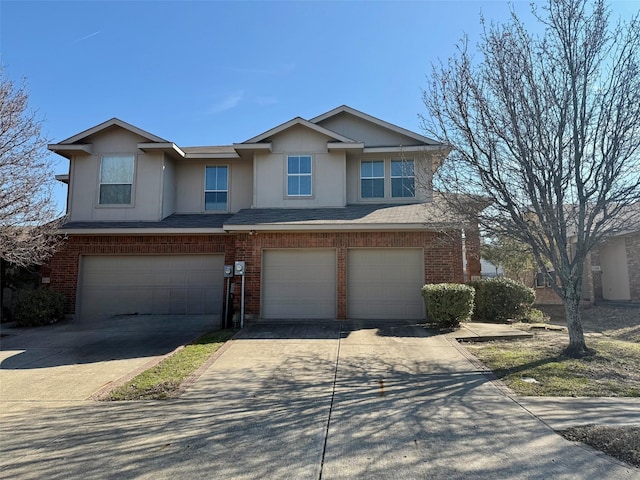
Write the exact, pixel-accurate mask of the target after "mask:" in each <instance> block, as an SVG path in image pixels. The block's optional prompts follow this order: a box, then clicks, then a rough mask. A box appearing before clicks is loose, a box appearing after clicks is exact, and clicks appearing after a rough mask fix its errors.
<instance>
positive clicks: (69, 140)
mask: <svg viewBox="0 0 640 480" xmlns="http://www.w3.org/2000/svg"><path fill="white" fill-rule="evenodd" d="M113 126H117V127H120V128H123V129H125V130H128V131H129V132H132V133H135V134H136V135H139V136H141V137H143V138H145V139H147V140H149V141H150V142H160V143H169V142H168V140H165V139H163V138H160V137H158V136H156V135H153V134H152V133H149V132H147V131H145V130H142V129H141V128H138V127H136V126H135V125H131V124H130V123H127V122H124V121H122V120H120V119H119V118H115V117H114V118H112V119H111V120H107V121H106V122H102V123H100V124H99V125H96V126H95V127H91V128H89V129H87V130H84V131H83V132H80V133H78V134H76V135H74V136H73V137H69V138H67V139H66V140H63V141H61V142H59V143H58V145H70V144H73V143H77V142H80V141H81V140H84V139H85V138H87V137H89V136H91V135H95V134H96V133H99V132H101V131H103V130H106V129H108V128H111V127H113Z"/></svg>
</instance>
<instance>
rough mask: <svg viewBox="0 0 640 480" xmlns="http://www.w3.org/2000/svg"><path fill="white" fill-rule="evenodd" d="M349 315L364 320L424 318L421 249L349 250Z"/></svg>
mask: <svg viewBox="0 0 640 480" xmlns="http://www.w3.org/2000/svg"><path fill="white" fill-rule="evenodd" d="M347 269H348V270H347V315H348V317H349V318H362V319H368V318H371V319H397V320H400V319H410V320H420V319H424V318H425V315H424V302H423V300H422V293H421V288H422V286H423V285H424V254H423V251H422V249H419V248H408V249H404V248H371V249H369V248H367V249H365V248H362V249H350V250H349V251H348V253H347Z"/></svg>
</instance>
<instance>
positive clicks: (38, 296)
mask: <svg viewBox="0 0 640 480" xmlns="http://www.w3.org/2000/svg"><path fill="white" fill-rule="evenodd" d="M13 318H14V320H15V321H16V323H17V324H18V325H19V326H21V327H36V326H39V325H47V324H50V323H55V322H57V321H59V320H62V319H63V318H64V295H62V294H60V293H58V292H54V291H53V290H49V289H39V290H31V291H29V292H25V293H24V294H23V295H22V297H21V298H20V300H19V301H18V303H17V304H16V306H15V309H14V311H13Z"/></svg>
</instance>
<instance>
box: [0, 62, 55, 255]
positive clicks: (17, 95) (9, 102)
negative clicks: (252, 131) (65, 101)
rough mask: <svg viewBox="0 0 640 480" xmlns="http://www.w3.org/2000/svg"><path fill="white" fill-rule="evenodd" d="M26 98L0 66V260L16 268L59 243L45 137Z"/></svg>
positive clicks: (51, 250) (52, 251)
mask: <svg viewBox="0 0 640 480" xmlns="http://www.w3.org/2000/svg"><path fill="white" fill-rule="evenodd" d="M28 100H29V96H28V94H27V90H26V85H25V84H24V83H23V84H22V85H21V86H20V87H19V88H16V87H15V86H14V84H13V82H12V81H11V80H9V79H8V78H7V77H6V76H5V74H4V71H3V70H2V67H0V259H1V260H4V261H6V262H8V263H11V264H13V265H17V266H26V265H37V264H41V263H42V262H43V261H45V260H46V259H47V258H49V257H50V256H51V255H53V253H54V252H55V249H56V247H57V246H58V244H59V241H60V238H59V236H58V235H57V234H56V232H57V229H58V227H59V220H57V219H58V217H59V215H58V212H56V210H55V207H54V203H53V202H52V200H51V190H52V187H53V183H54V182H55V177H54V173H53V169H52V167H51V165H50V163H49V162H48V161H47V160H46V156H47V139H46V138H45V137H44V136H42V133H41V127H42V122H41V121H40V120H38V119H36V116H35V113H34V112H32V111H30V110H29V106H28Z"/></svg>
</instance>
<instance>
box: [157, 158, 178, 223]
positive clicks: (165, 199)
mask: <svg viewBox="0 0 640 480" xmlns="http://www.w3.org/2000/svg"><path fill="white" fill-rule="evenodd" d="M163 161H164V164H163V168H162V214H161V217H162V218H165V217H168V216H169V215H171V214H172V213H174V212H175V210H176V179H175V175H176V168H175V164H174V162H173V160H172V159H171V158H169V157H168V156H167V155H164V159H163Z"/></svg>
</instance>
